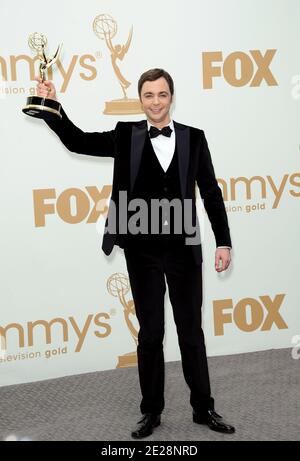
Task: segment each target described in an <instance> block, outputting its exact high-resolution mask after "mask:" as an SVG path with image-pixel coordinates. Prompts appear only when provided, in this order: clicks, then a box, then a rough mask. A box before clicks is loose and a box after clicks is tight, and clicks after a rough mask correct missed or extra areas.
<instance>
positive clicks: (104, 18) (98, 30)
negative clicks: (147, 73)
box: [93, 14, 143, 115]
mask: <svg viewBox="0 0 300 461" xmlns="http://www.w3.org/2000/svg"><path fill="white" fill-rule="evenodd" d="M117 29H118V26H117V23H116V21H115V20H114V19H113V18H112V17H111V16H110V15H109V14H99V15H98V16H97V17H96V18H95V19H94V22H93V31H94V32H95V34H96V35H97V37H98V38H100V39H101V40H104V41H105V44H106V46H107V48H108V49H109V51H110V56H111V63H112V66H113V70H114V73H115V75H116V77H117V79H118V82H119V84H120V86H121V89H122V92H123V98H122V99H114V100H113V101H107V102H106V103H105V109H104V112H103V113H104V114H108V115H125V114H141V113H143V110H142V108H141V104H140V101H139V99H128V97H127V89H128V88H129V86H130V85H131V82H129V81H128V80H126V78H125V77H124V76H123V75H122V73H121V71H120V68H119V67H118V61H123V59H124V57H125V55H126V54H127V52H128V50H129V47H130V44H131V39H132V27H131V30H130V32H129V35H128V38H127V42H126V43H125V45H120V44H118V45H114V44H113V42H112V39H113V38H114V36H115V35H116V33H117Z"/></svg>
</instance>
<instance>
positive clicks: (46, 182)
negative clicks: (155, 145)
mask: <svg viewBox="0 0 300 461" xmlns="http://www.w3.org/2000/svg"><path fill="white" fill-rule="evenodd" d="M299 15H300V3H299V1H298V0H288V1H287V0H263V1H261V0H244V1H243V2H241V1H238V0H226V1H225V0H197V1H196V0H188V1H186V2H183V1H181V0H180V1H179V0H178V1H177V0H176V1H174V0H165V1H163V2H162V1H160V0H152V1H151V2H144V3H141V2H140V1H138V0H131V1H129V2H124V1H121V0H109V1H108V0H103V1H100V2H99V1H96V0H90V1H88V2H77V3H76V2H75V3H74V2H70V1H68V0H59V1H58V0H52V2H50V3H49V4H43V3H41V2H40V1H36V0H32V1H31V2H29V3H28V2H19V1H16V0H11V1H10V2H2V3H1V6H0V25H1V27H0V111H1V124H0V130H1V168H0V178H1V181H0V184H1V195H0V200H1V215H0V219H1V226H0V228H1V239H0V260H1V274H0V277H1V278H0V280H1V292H0V297H1V298H0V302H1V316H0V345H1V349H0V385H2V386H3V385H10V384H15V383H21V382H30V381H36V380H42V379H48V378H54V377H59V376H66V375H72V374H79V373H87V372H93V371H99V370H106V369H113V368H117V367H130V366H136V352H135V351H136V344H137V334H138V322H137V320H136V316H135V311H134V303H133V300H132V293H131V290H130V284H129V280H128V274H127V271H126V264H125V259H124V254H123V251H122V250H121V249H120V248H118V247H115V249H114V251H113V253H112V254H111V255H110V256H109V257H106V256H105V255H104V253H103V252H102V250H101V242H102V234H103V228H104V219H105V217H106V214H105V212H106V209H107V208H106V207H105V206H104V207H102V208H99V207H97V203H98V202H99V200H100V201H101V203H102V204H103V203H107V204H108V202H109V198H110V194H111V185H112V172H113V159H109V158H97V157H87V156H84V155H78V154H75V153H71V152H69V151H67V149H66V148H65V147H64V146H63V145H62V144H61V143H60V141H59V139H58V138H57V137H56V135H55V134H54V133H53V132H52V131H51V130H50V129H49V128H48V127H47V125H46V124H45V123H44V122H43V121H42V120H39V119H34V118H32V117H28V116H26V115H25V114H24V113H23V112H22V108H23V107H24V106H25V105H26V100H27V98H28V97H29V96H34V95H35V82H34V76H35V75H36V74H37V73H38V69H39V63H40V61H39V58H38V56H37V50H36V49H37V48H38V46H39V44H40V37H39V36H37V35H35V36H34V39H32V40H31V41H30V43H28V39H29V36H30V35H31V34H33V33H34V32H37V33H39V34H43V35H44V36H45V37H46V38H47V41H48V43H47V48H46V49H45V57H44V59H45V60H46V61H51V58H52V57H54V56H55V53H56V51H57V49H58V47H59V45H60V44H62V48H61V51H60V54H59V56H58V59H57V61H56V63H55V64H54V65H53V66H52V67H50V68H49V69H48V78H49V79H51V80H52V81H53V82H54V84H55V86H56V89H57V93H58V98H59V101H60V102H61V103H62V105H63V107H64V109H65V111H66V113H67V114H68V116H69V117H70V118H71V120H72V121H73V122H74V123H75V124H76V125H77V126H79V127H80V128H81V129H82V130H84V131H106V130H111V129H113V128H114V127H115V125H116V123H117V121H118V120H140V119H143V118H144V114H143V113H142V112H141V110H140V108H139V101H138V92H137V81H138V78H139V76H140V75H141V73H143V72H144V71H145V70H147V69H150V68H153V67H162V68H164V69H166V70H167V71H168V72H169V73H170V74H171V75H172V76H173V78H174V82H175V98H174V103H173V107H172V118H173V119H174V120H176V121H178V122H181V123H184V124H188V125H192V126H195V127H198V128H201V129H203V130H204V131H205V134H206V137H207V140H208V143H209V147H210V150H211V154H212V158H213V163H214V167H215V172H216V176H217V179H218V183H219V185H220V187H221V190H222V193H223V197H224V201H225V205H226V209H227V212H228V219H229V224H230V228H231V234H232V241H233V250H232V265H231V267H230V269H229V270H228V271H226V273H222V274H218V273H216V271H215V270H214V253H215V240H214V236H213V233H212V230H211V228H210V224H209V221H208V218H207V216H206V213H205V211H204V210H203V204H202V201H201V199H200V197H199V194H198V199H199V200H198V213H199V218H200V223H201V235H202V243H203V256H204V262H203V274H204V300H203V325H204V329H205V335H206V344H207V351H208V355H209V356H214V355H226V354H236V353H246V352H251V351H258V350H265V349H272V348H286V347H293V346H294V348H295V347H298V345H299V343H300V337H299V335H300V315H299V298H300V288H299V275H298V274H299V267H300V266H299V254H300V250H299V243H298V233H299V211H300V208H299V205H300V169H299V160H300V152H299V144H300V130H299V113H300V112H299V109H300V45H299V38H300V37H299ZM29 45H31V46H29ZM124 82H126V85H125V86H126V87H127V89H126V90H124V91H123V88H124ZM165 316H166V335H165V357H166V360H167V361H173V360H180V352H179V348H178V344H177V335H176V329H175V325H174V320H173V315H172V307H171V304H170V302H169V298H168V296H167V295H166V306H165ZM294 358H297V354H296V355H295V354H294ZM291 360H293V354H291Z"/></svg>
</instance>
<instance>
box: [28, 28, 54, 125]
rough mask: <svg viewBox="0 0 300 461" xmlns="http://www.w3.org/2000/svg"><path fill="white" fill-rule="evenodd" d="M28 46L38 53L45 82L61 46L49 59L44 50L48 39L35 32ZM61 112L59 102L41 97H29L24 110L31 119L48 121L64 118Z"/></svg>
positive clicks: (40, 69) (40, 73) (41, 76)
mask: <svg viewBox="0 0 300 461" xmlns="http://www.w3.org/2000/svg"><path fill="white" fill-rule="evenodd" d="M28 45H29V47H30V48H31V49H32V50H33V51H35V52H36V54H37V56H38V58H39V60H40V65H39V75H40V78H41V79H42V82H44V81H45V73H46V70H47V69H48V68H49V67H51V66H52V65H53V64H54V63H55V62H56V61H57V59H58V56H59V53H60V51H61V45H59V47H58V48H57V50H56V53H55V54H54V56H53V57H52V58H47V57H46V55H45V51H44V50H45V48H46V46H47V38H46V37H45V35H43V34H40V33H38V32H34V33H33V34H31V35H30V36H29V39H28ZM60 110H61V105H60V103H59V102H57V101H54V100H53V99H49V98H41V97H39V96H29V97H28V98H27V104H26V106H25V107H24V108H23V109H22V111H23V112H24V113H25V114H27V115H30V116H31V117H37V118H43V119H46V120H59V119H60V118H62V116H61V112H60Z"/></svg>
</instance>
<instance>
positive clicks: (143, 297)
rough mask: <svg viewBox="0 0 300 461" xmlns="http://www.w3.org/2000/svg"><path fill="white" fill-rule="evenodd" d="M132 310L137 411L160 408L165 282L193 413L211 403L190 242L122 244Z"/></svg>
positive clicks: (197, 270)
mask: <svg viewBox="0 0 300 461" xmlns="http://www.w3.org/2000/svg"><path fill="white" fill-rule="evenodd" d="M124 253H125V258H126V264H127V270H128V275H129V279H130V285H131V290H132V294H133V300H134V304H135V309H136V315H137V318H138V321H139V324H140V330H139V336H138V348H137V357H138V370H139V379H140V387H141V393H142V401H141V405H140V409H141V412H142V413H157V414H158V413H161V412H162V411H163V409H164V405H165V400H164V383H165V373H164V352H163V340H164V317H165V313H164V298H165V293H166V286H168V291H169V297H170V301H171V305H172V309H173V316H174V320H175V324H176V329H177V335H178V341H179V347H180V351H181V358H182V368H183V373H184V377H185V380H186V383H187V384H188V386H189V388H190V403H191V405H192V407H193V409H194V410H196V411H197V412H199V413H201V412H205V411H206V410H207V409H213V408H214V400H213V398H212V397H211V390H210V382H209V374H208V366H207V357H206V349H205V342H204V335H203V331H202V327H201V306H202V265H201V264H196V263H195V260H194V258H193V254H192V251H191V247H190V246H185V245H178V243H174V242H172V240H171V239H170V240H167V239H165V240H162V241H161V242H159V241H157V242H154V243H149V245H145V244H144V243H143V244H142V243H140V244H139V243H135V244H133V243H128V244H127V245H126V246H125V247H124Z"/></svg>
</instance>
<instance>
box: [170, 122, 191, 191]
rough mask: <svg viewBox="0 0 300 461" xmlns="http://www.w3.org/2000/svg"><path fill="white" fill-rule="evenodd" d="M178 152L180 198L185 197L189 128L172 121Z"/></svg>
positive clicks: (188, 156) (188, 157) (188, 155)
mask: <svg viewBox="0 0 300 461" xmlns="http://www.w3.org/2000/svg"><path fill="white" fill-rule="evenodd" d="M174 127H175V133H176V143H177V152H178V165H179V177H180V186H181V194H182V198H183V199H184V198H185V193H186V182H187V174H188V166H189V159H190V129H189V127H188V126H185V125H181V123H177V122H175V121H174Z"/></svg>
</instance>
